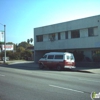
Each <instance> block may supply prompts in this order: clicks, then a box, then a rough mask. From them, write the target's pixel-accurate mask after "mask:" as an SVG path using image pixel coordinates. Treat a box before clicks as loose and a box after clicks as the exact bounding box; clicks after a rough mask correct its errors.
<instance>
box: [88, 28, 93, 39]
mask: <svg viewBox="0 0 100 100" xmlns="http://www.w3.org/2000/svg"><path fill="white" fill-rule="evenodd" d="M88 36H89V37H91V36H94V28H93V27H90V28H88Z"/></svg>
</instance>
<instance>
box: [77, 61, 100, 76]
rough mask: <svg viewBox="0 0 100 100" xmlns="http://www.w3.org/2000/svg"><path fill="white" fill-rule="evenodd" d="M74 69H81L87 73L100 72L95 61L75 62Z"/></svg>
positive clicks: (99, 66)
mask: <svg viewBox="0 0 100 100" xmlns="http://www.w3.org/2000/svg"><path fill="white" fill-rule="evenodd" d="M75 70H77V71H83V72H87V73H95V74H100V63H96V62H82V63H76V68H75Z"/></svg>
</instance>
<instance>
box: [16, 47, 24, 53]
mask: <svg viewBox="0 0 100 100" xmlns="http://www.w3.org/2000/svg"><path fill="white" fill-rule="evenodd" d="M24 51H25V48H24V47H21V46H20V47H18V48H17V52H20V53H22V52H24Z"/></svg>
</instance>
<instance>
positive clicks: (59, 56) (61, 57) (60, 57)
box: [55, 55, 63, 59]
mask: <svg viewBox="0 0 100 100" xmlns="http://www.w3.org/2000/svg"><path fill="white" fill-rule="evenodd" d="M55 59H63V55H55Z"/></svg>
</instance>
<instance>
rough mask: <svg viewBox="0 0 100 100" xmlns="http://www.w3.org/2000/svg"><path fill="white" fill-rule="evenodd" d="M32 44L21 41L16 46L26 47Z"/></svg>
mask: <svg viewBox="0 0 100 100" xmlns="http://www.w3.org/2000/svg"><path fill="white" fill-rule="evenodd" d="M30 46H32V45H31V44H28V43H27V42H21V43H19V45H18V47H23V48H25V49H26V48H27V47H30Z"/></svg>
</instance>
